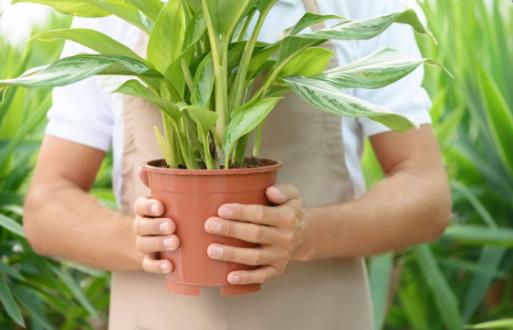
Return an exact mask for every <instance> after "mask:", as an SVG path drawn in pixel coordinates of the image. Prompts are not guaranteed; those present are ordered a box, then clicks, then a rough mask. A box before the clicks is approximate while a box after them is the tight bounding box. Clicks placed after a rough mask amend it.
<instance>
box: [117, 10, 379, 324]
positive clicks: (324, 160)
mask: <svg viewBox="0 0 513 330" xmlns="http://www.w3.org/2000/svg"><path fill="white" fill-rule="evenodd" d="M304 2H305V8H306V9H307V10H308V11H311V12H318V8H317V5H316V3H315V0H304ZM123 120H124V131H125V133H124V134H125V141H124V143H125V145H124V153H123V165H122V207H123V211H124V212H127V213H130V212H131V210H132V205H133V202H134V200H135V199H136V198H137V197H139V196H147V195H148V190H147V189H146V188H145V187H144V185H143V184H142V183H141V182H140V180H139V178H138V172H139V168H140V166H141V164H143V163H144V162H145V161H148V160H152V159H156V158H161V153H160V151H159V148H158V146H157V143H156V142H155V139H154V136H153V132H152V127H153V125H161V120H160V113H159V111H158V110H156V109H154V108H152V107H151V106H150V105H149V104H147V103H145V102H144V101H142V100H141V99H137V98H131V97H126V98H125V100H124V109H123ZM262 150H263V153H262V156H263V157H266V158H272V159H277V160H281V161H283V163H284V167H283V169H282V170H281V171H280V173H279V178H278V180H279V182H281V183H289V184H294V185H295V186H296V187H297V188H298V189H299V191H300V192H301V195H302V197H303V199H304V202H305V204H306V206H319V205H326V204H333V203H340V202H343V201H347V200H350V199H352V198H353V191H352V186H351V182H350V180H349V177H348V174H347V169H346V168H345V161H344V149H343V144H342V130H341V120H340V118H339V117H337V116H334V115H331V114H327V113H323V112H321V111H318V110H315V109H312V108H311V107H310V106H309V105H307V104H306V103H304V102H303V101H301V100H299V99H298V98H297V97H295V96H292V95H290V96H288V97H287V98H286V99H285V100H283V101H282V102H281V103H280V105H279V106H278V107H277V108H276V109H275V110H274V111H273V113H272V114H271V115H270V117H269V119H268V120H267V123H266V126H265V129H264V139H263V143H262ZM109 329H112V330H129V329H130V330H131V329H140V330H142V329H144V330H163V329H170V330H197V329H198V330H203V329H205V330H221V329H233V330H250V329H255V330H256V329H259V330H273V329H276V330H288V329H294V330H300V329H305V330H307V329H308V330H313V329H319V330H328V329H347V330H371V329H373V321H372V311H371V304H370V295H369V290H368V285H367V276H366V271H365V265H364V262H363V259H361V258H356V259H335V258H333V259H327V260H318V261H314V262H308V263H301V262H291V263H290V264H289V266H288V268H287V270H286V272H285V274H283V275H282V276H280V277H279V278H277V279H274V280H272V281H271V282H269V283H266V284H264V285H263V287H262V290H261V291H260V292H258V293H255V294H250V295H245V296H237V297H221V295H220V293H219V289H218V288H204V289H202V293H201V296H200V297H187V296H178V295H174V294H171V293H169V292H167V291H166V290H165V285H164V276H162V275H151V274H146V273H143V272H116V273H113V275H112V288H111V302H110V320H109Z"/></svg>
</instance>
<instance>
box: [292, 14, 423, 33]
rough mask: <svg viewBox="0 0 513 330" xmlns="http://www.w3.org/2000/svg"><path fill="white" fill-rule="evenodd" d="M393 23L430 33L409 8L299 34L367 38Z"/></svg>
mask: <svg viewBox="0 0 513 330" xmlns="http://www.w3.org/2000/svg"><path fill="white" fill-rule="evenodd" d="M393 23H403V24H408V25H410V26H412V27H413V28H414V29H415V31H417V32H419V33H427V34H430V32H429V31H428V30H427V29H426V28H425V27H424V25H422V23H421V21H420V19H419V18H418V16H417V14H416V12H415V10H413V9H408V10H405V11H403V12H399V13H392V14H388V15H385V16H380V17H375V18H370V19H362V20H348V19H344V20H343V21H342V22H341V23H339V24H337V25H335V26H333V27H331V28H326V29H322V30H318V31H315V32H311V33H305V34H299V35H298V36H300V37H302V38H308V39H315V40H320V39H324V40H365V39H371V38H374V37H376V36H378V35H380V34H381V33H383V32H384V31H385V30H386V29H388V28H389V27H390V26H391V25H392V24H393Z"/></svg>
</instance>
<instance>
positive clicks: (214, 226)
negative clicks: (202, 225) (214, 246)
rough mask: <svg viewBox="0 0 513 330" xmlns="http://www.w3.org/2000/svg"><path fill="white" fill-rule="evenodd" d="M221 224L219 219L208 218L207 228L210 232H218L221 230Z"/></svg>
mask: <svg viewBox="0 0 513 330" xmlns="http://www.w3.org/2000/svg"><path fill="white" fill-rule="evenodd" d="M221 228H222V224H221V223H220V222H219V221H216V220H209V221H208V229H209V230H210V231H211V232H214V233H219V232H221Z"/></svg>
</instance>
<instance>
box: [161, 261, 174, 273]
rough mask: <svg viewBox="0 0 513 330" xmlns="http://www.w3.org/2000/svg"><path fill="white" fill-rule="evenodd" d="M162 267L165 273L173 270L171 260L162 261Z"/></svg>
mask: <svg viewBox="0 0 513 330" xmlns="http://www.w3.org/2000/svg"><path fill="white" fill-rule="evenodd" d="M160 269H161V270H162V272H163V273H165V274H167V273H170V272H171V264H170V263H169V262H167V261H164V262H161V263H160Z"/></svg>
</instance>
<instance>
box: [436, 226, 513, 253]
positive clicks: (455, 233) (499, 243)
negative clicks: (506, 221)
mask: <svg viewBox="0 0 513 330" xmlns="http://www.w3.org/2000/svg"><path fill="white" fill-rule="evenodd" d="M443 237H444V238H447V239H451V240H454V241H457V242H459V243H462V244H469V245H478V246H480V245H490V246H495V247H504V248H511V247H513V229H510V228H502V227H501V228H498V229H490V228H487V227H484V226H477V225H455V226H449V228H447V230H446V231H445V234H444V235H443Z"/></svg>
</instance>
